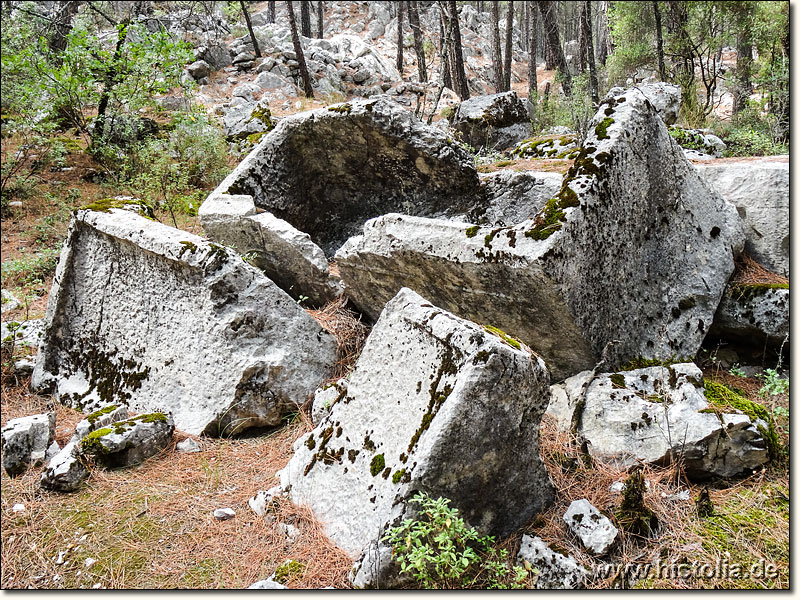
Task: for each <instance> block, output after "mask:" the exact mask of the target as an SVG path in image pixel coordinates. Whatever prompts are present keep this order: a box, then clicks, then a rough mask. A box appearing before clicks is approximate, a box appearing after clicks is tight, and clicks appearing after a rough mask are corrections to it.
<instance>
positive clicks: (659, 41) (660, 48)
mask: <svg viewBox="0 0 800 600" xmlns="http://www.w3.org/2000/svg"><path fill="white" fill-rule="evenodd" d="M653 16H654V17H655V20H656V52H657V54H658V76H659V77H660V78H661V81H666V80H667V68H666V67H665V66H664V37H663V33H662V31H661V9H659V8H658V1H657V0H653ZM734 104H735V102H734Z"/></svg>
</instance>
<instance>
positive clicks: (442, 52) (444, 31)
mask: <svg viewBox="0 0 800 600" xmlns="http://www.w3.org/2000/svg"><path fill="white" fill-rule="evenodd" d="M442 4H443V3H442V2H441V0H440V2H439V15H440V16H441V19H440V21H439V23H440V26H441V29H440V30H439V31H440V33H441V36H440V40H441V45H440V47H439V59H440V63H439V64H440V65H441V67H440V69H439V72H440V73H441V75H440V76H439V77H440V79H439V85H438V86H437V91H436V98H434V101H433V106H432V107H431V112H430V113H429V114H428V125H430V124H431V121H433V115H434V114H435V113H436V107H437V106H438V105H439V100H440V99H441V98H442V91H443V90H444V88H445V87H447V84H446V83H445V75H447V74H448V71H447V51H448V48H449V46H450V37H451V28H450V27H447V28H445V27H444V8H443V7H442Z"/></svg>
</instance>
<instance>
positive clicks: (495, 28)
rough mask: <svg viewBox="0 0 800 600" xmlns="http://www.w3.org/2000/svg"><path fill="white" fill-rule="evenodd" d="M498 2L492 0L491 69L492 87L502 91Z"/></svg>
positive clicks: (502, 78)
mask: <svg viewBox="0 0 800 600" xmlns="http://www.w3.org/2000/svg"><path fill="white" fill-rule="evenodd" d="M499 21H500V2H499V1H498V0H492V69H493V70H494V89H495V91H496V92H502V91H503V82H504V77H503V57H502V55H501V54H500V23H499Z"/></svg>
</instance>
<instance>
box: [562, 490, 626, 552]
mask: <svg viewBox="0 0 800 600" xmlns="http://www.w3.org/2000/svg"><path fill="white" fill-rule="evenodd" d="M563 519H564V522H565V523H566V524H567V526H568V527H569V529H570V530H571V531H572V532H573V533H574V534H575V535H576V536H578V539H580V541H581V543H582V544H583V545H584V546H585V547H586V548H587V549H589V550H591V551H592V552H594V553H595V554H597V555H603V554H605V553H606V552H608V550H609V549H610V548H611V546H612V545H613V544H614V542H615V541H616V539H617V534H618V533H619V531H618V530H617V528H616V527H614V525H613V524H612V523H611V521H610V520H609V519H608V517H606V516H605V515H603V514H602V513H601V512H600V511H599V510H597V509H596V508H595V507H594V506H592V505H591V504H590V503H589V501H588V500H586V499H585V498H582V499H580V500H575V501H573V502H572V504H570V505H569V508H568V509H567V512H566V513H564V517H563Z"/></svg>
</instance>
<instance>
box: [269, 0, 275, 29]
mask: <svg viewBox="0 0 800 600" xmlns="http://www.w3.org/2000/svg"><path fill="white" fill-rule="evenodd" d="M274 22H275V0H269V2H267V23H274Z"/></svg>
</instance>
